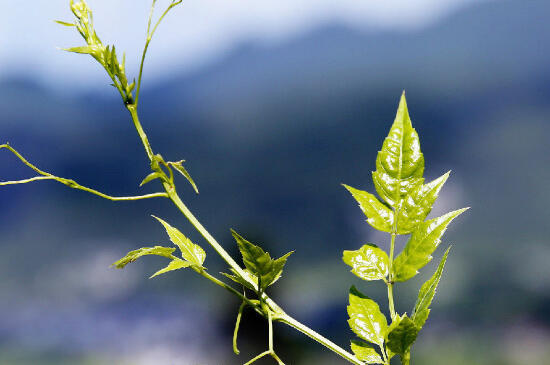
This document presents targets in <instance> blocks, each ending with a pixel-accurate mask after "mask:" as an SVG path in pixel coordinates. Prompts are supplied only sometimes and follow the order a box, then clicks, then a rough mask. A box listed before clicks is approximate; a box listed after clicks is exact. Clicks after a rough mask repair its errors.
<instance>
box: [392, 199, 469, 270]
mask: <svg viewBox="0 0 550 365" xmlns="http://www.w3.org/2000/svg"><path fill="white" fill-rule="evenodd" d="M466 210H468V208H463V209H459V210H455V211H453V212H450V213H447V214H445V215H443V216H441V217H438V218H434V219H430V220H428V221H426V222H423V223H421V224H420V225H418V226H417V227H416V229H415V230H414V232H413V233H412V235H411V237H410V238H409V241H408V242H407V244H406V245H405V248H404V249H403V251H402V252H401V253H400V254H399V255H398V256H397V257H396V258H395V260H394V262H393V271H394V279H395V281H406V280H409V279H410V278H412V277H413V276H415V275H416V274H417V273H418V270H419V269H421V268H422V267H424V266H425V265H426V264H427V263H428V262H430V260H431V259H432V256H431V255H432V253H433V252H434V251H435V249H436V248H437V246H438V245H439V243H440V242H441V236H443V233H445V230H446V229H447V226H448V225H449V223H451V221H452V220H453V219H455V218H456V217H458V216H459V215H460V214H461V213H463V212H464V211H466Z"/></svg>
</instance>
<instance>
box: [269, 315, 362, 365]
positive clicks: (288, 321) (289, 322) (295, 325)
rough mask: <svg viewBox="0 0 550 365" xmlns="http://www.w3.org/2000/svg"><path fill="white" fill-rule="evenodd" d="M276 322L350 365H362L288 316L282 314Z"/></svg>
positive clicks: (338, 347) (344, 351)
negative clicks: (333, 353)
mask: <svg viewBox="0 0 550 365" xmlns="http://www.w3.org/2000/svg"><path fill="white" fill-rule="evenodd" d="M276 320H278V321H280V322H283V323H285V324H287V325H289V326H290V327H292V328H294V329H296V330H298V331H300V332H302V333H303V334H304V335H306V336H308V337H310V338H312V339H314V340H315V341H317V342H319V343H320V344H321V345H323V346H325V347H326V348H328V349H329V350H331V351H332V352H335V353H336V354H338V355H339V356H341V357H343V358H344V359H346V360H347V361H349V362H350V363H352V364H356V365H363V362H362V361H360V360H359V359H358V358H357V357H355V356H354V355H352V354H351V353H349V352H348V351H346V350H344V349H343V348H341V347H340V346H338V345H336V344H335V343H334V342H332V341H330V340H329V339H327V338H325V337H323V336H322V335H321V334H319V333H317V332H315V331H314V330H312V329H311V328H309V327H307V326H305V325H303V324H302V323H300V322H298V321H297V320H295V319H294V318H292V317H291V316H289V315H288V314H282V315H280V316H278V317H276Z"/></svg>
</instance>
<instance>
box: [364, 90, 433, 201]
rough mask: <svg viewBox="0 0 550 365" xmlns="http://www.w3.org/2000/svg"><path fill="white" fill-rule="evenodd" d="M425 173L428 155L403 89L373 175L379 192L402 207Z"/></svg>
mask: <svg viewBox="0 0 550 365" xmlns="http://www.w3.org/2000/svg"><path fill="white" fill-rule="evenodd" d="M423 173H424V156H423V154H422V152H421V151H420V140H419V139H418V134H417V133H416V130H415V129H414V128H413V127H412V123H411V119H410V117H409V111H408V109H407V101H406V99H405V93H403V95H402V96H401V100H400V102H399V108H398V109H397V114H396V116H395V121H394V122H393V125H392V127H391V129H390V132H389V134H388V136H387V137H386V139H385V140H384V143H383V145H382V149H381V150H380V151H379V152H378V155H377V157H376V171H374V172H373V173H372V179H373V182H374V186H375V188H376V191H377V192H378V195H380V196H381V197H382V199H384V200H385V201H386V202H387V203H388V204H389V205H390V206H392V207H393V208H398V206H399V205H400V202H401V200H402V199H403V198H404V197H405V196H407V195H408V194H410V192H412V191H413V190H414V189H415V188H416V187H418V186H419V185H421V184H422V183H423V181H424V179H423V177H422V175H423Z"/></svg>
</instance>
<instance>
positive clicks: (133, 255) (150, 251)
mask: <svg viewBox="0 0 550 365" xmlns="http://www.w3.org/2000/svg"><path fill="white" fill-rule="evenodd" d="M175 250H176V249H175V248H173V247H162V246H155V247H142V248H140V249H137V250H134V251H130V252H128V253H127V254H126V256H124V257H123V258H121V259H120V260H118V261H117V262H115V263H113V264H112V265H111V266H114V267H116V268H117V269H122V268H124V266H126V265H128V264H129V263H131V262H134V261H136V260H137V259H138V258H140V257H141V256H145V255H157V256H163V257H167V258H169V259H171V258H173V257H174V256H172V253H173V252H174V251H175Z"/></svg>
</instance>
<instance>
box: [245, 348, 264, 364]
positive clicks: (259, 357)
mask: <svg viewBox="0 0 550 365" xmlns="http://www.w3.org/2000/svg"><path fill="white" fill-rule="evenodd" d="M267 355H271V351H269V350H267V351H264V352H262V353H261V354H259V355H258V356H256V357H254V358H253V359H252V360H250V361H248V362H247V363H245V364H244V365H250V364H252V363H254V362H256V361H258V360H260V359H261V358H262V357H264V356H267Z"/></svg>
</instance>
